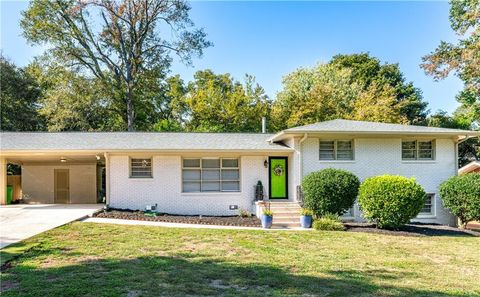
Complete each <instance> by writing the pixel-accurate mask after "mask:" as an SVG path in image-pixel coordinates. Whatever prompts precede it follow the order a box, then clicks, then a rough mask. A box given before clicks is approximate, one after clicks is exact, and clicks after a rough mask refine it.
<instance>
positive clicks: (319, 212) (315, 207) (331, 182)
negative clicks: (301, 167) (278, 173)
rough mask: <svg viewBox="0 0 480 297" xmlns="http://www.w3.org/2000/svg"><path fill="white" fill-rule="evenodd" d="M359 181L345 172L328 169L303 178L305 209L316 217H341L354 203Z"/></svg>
mask: <svg viewBox="0 0 480 297" xmlns="http://www.w3.org/2000/svg"><path fill="white" fill-rule="evenodd" d="M359 186H360V181H359V180H358V178H357V177H356V176H355V175H354V174H352V173H350V172H348V171H345V170H340V169H333V168H328V169H324V170H320V171H317V172H312V173H310V174H308V175H307V176H305V177H304V179H303V181H302V190H303V196H304V203H305V207H306V208H308V209H311V210H312V211H313V214H314V215H315V216H316V217H322V216H323V215H324V214H327V213H334V214H338V215H341V214H343V213H344V212H345V211H347V210H348V209H349V208H351V207H352V206H353V204H354V203H355V199H356V198H357V195H358V187H359Z"/></svg>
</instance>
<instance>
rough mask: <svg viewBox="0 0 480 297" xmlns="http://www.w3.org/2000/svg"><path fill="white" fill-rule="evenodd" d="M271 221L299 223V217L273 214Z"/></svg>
mask: <svg viewBox="0 0 480 297" xmlns="http://www.w3.org/2000/svg"><path fill="white" fill-rule="evenodd" d="M273 223H274V224H275V223H282V224H283V223H300V218H279V217H275V216H274V217H273Z"/></svg>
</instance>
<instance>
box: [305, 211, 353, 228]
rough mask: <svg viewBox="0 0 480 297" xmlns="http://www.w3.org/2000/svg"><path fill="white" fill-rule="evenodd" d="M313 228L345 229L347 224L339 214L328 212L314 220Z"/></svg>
mask: <svg viewBox="0 0 480 297" xmlns="http://www.w3.org/2000/svg"><path fill="white" fill-rule="evenodd" d="M313 228H314V229H316V230H324V231H345V226H344V225H343V223H342V221H341V220H340V218H339V217H338V215H335V214H328V213H327V214H325V215H324V216H323V217H321V218H319V219H316V220H315V221H313Z"/></svg>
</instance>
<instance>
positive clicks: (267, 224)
mask: <svg viewBox="0 0 480 297" xmlns="http://www.w3.org/2000/svg"><path fill="white" fill-rule="evenodd" d="M261 220H262V227H263V228H265V229H270V228H271V227H272V222H273V217H271V216H266V215H262V218H261Z"/></svg>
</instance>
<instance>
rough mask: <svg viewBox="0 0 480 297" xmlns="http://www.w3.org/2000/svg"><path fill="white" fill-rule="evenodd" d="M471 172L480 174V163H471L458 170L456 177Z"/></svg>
mask: <svg viewBox="0 0 480 297" xmlns="http://www.w3.org/2000/svg"><path fill="white" fill-rule="evenodd" d="M471 172H480V161H472V162H470V163H468V164H467V165H465V166H463V167H462V168H460V169H458V175H464V174H467V173H471Z"/></svg>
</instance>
